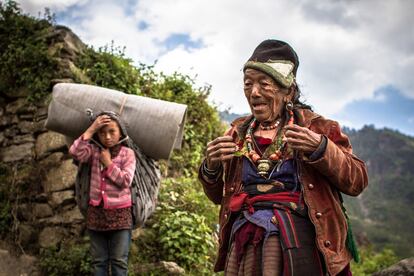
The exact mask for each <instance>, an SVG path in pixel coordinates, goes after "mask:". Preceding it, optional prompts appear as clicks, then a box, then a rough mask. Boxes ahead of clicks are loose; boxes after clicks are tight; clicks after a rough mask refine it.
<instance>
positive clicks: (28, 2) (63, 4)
mask: <svg viewBox="0 0 414 276" xmlns="http://www.w3.org/2000/svg"><path fill="white" fill-rule="evenodd" d="M87 1H88V0H59V1H55V0H21V1H17V2H18V3H19V4H20V7H21V8H22V9H23V10H24V11H25V12H28V13H30V14H33V15H37V14H38V13H39V12H40V13H42V12H43V11H44V8H46V7H48V8H50V9H51V10H53V11H54V12H58V11H64V10H65V9H67V8H68V7H70V6H73V5H76V4H79V5H82V4H85V3H86V2H87Z"/></svg>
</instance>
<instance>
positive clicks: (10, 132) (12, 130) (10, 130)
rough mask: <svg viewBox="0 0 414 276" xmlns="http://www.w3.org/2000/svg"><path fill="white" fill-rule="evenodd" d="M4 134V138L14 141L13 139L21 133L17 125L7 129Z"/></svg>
mask: <svg viewBox="0 0 414 276" xmlns="http://www.w3.org/2000/svg"><path fill="white" fill-rule="evenodd" d="M3 133H4V136H6V137H7V138H10V139H13V137H14V136H16V135H17V133H19V129H18V128H17V126H16V125H13V126H11V127H9V128H6V129H5V130H4V132H3Z"/></svg>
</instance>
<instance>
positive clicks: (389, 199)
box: [345, 126, 414, 257]
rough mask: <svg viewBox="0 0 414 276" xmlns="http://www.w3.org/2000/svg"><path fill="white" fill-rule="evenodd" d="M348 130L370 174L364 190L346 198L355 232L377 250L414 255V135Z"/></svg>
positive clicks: (406, 255) (405, 255)
mask: <svg viewBox="0 0 414 276" xmlns="http://www.w3.org/2000/svg"><path fill="white" fill-rule="evenodd" d="M346 132H347V133H348V134H349V137H350V139H351V141H352V145H353V148H354V152H355V153H356V154H357V155H358V156H359V157H360V158H361V159H362V160H364V161H365V162H366V163H367V166H368V174H369V186H368V188H367V189H366V190H365V192H364V193H363V194H362V195H361V196H359V197H358V198H350V197H346V198H345V201H346V205H347V207H348V211H349V213H350V216H351V218H352V222H353V227H354V231H355V232H356V233H357V236H359V237H360V240H364V239H365V238H367V239H368V241H369V242H370V243H372V244H373V245H374V247H375V248H377V249H380V248H383V247H390V248H392V249H394V251H395V252H396V253H397V254H398V255H399V256H400V257H408V256H414V246H413V245H414V233H413V232H412V231H411V229H413V228H414V215H413V211H412V210H413V208H414V185H413V184H414V166H413V164H414V138H413V137H410V136H405V135H403V134H401V133H399V132H396V131H393V130H389V129H375V128H374V127H373V126H365V127H364V128H362V129H361V130H359V131H355V130H352V131H351V130H346Z"/></svg>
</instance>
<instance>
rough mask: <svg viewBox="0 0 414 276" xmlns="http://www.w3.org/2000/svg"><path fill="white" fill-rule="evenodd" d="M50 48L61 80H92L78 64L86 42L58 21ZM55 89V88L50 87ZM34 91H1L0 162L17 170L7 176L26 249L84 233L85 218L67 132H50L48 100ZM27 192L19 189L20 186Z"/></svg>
mask: <svg viewBox="0 0 414 276" xmlns="http://www.w3.org/2000/svg"><path fill="white" fill-rule="evenodd" d="M48 41H49V44H50V46H49V53H50V55H51V56H53V57H54V58H56V60H57V61H58V68H59V73H58V75H59V79H53V80H50V84H51V85H50V87H51V88H52V87H53V85H54V84H56V83H59V82H74V80H80V79H81V80H83V81H87V80H86V79H85V77H84V76H82V74H81V73H80V70H79V69H78V68H76V66H75V65H74V61H75V59H76V57H77V55H79V53H81V52H82V51H83V50H84V48H85V45H84V44H83V43H82V42H81V41H80V39H79V38H78V37H77V36H76V35H75V34H73V33H72V32H71V31H70V30H69V29H68V28H66V27H63V26H57V27H56V28H55V29H54V30H53V31H52V32H51V33H50V34H49V36H48ZM50 91H51V90H50ZM29 94H30V91H27V88H25V87H22V88H20V89H17V91H15V93H13V94H11V93H7V94H6V93H4V92H2V91H0V146H1V148H0V162H1V163H2V164H1V165H2V166H3V167H8V168H10V169H11V171H12V173H11V174H10V175H8V176H7V177H2V180H4V183H2V185H5V186H6V187H8V188H9V191H11V192H12V194H11V202H12V204H13V208H14V210H17V212H16V213H17V216H16V218H15V219H17V221H15V223H14V226H15V229H14V230H17V231H16V233H17V234H18V239H19V243H20V245H21V246H23V248H39V247H49V246H53V245H57V244H59V243H60V242H61V241H62V240H64V239H70V238H72V237H79V236H80V235H81V234H82V231H83V230H84V223H83V221H84V219H83V217H82V214H81V213H80V211H79V209H78V208H77V206H76V202H75V198H74V183H75V178H76V172H77V167H76V166H75V165H74V164H73V163H72V159H71V157H70V156H69V154H68V148H67V145H66V139H65V137H64V136H63V135H61V134H58V133H54V132H50V131H47V130H46V129H45V127H44V124H45V121H46V118H47V104H48V102H47V100H44V101H42V102H31V101H29V100H28V95H29ZM18 190H19V191H22V190H23V191H27V192H23V193H17V192H15V191H18Z"/></svg>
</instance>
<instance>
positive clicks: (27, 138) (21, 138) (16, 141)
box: [11, 134, 35, 145]
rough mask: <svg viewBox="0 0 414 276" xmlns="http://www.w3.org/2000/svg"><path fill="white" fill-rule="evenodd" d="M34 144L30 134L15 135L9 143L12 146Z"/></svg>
mask: <svg viewBox="0 0 414 276" xmlns="http://www.w3.org/2000/svg"><path fill="white" fill-rule="evenodd" d="M29 142H30V143H34V142H35V139H34V137H33V135H32V134H25V135H16V136H15V137H14V138H13V140H11V143H12V144H13V145H20V144H24V143H29Z"/></svg>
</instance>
